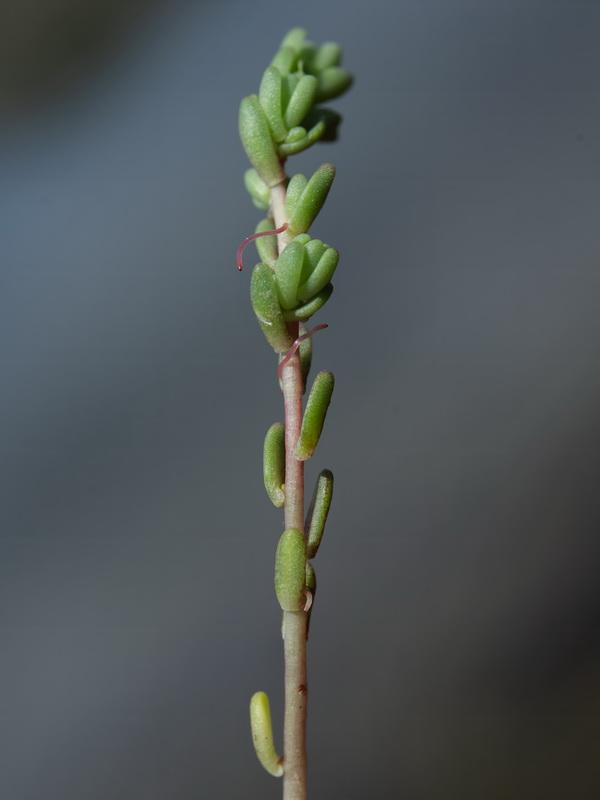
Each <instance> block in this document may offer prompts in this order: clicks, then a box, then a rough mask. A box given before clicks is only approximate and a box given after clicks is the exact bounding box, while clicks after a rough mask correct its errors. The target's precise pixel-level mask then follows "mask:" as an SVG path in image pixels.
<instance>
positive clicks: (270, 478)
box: [263, 422, 285, 508]
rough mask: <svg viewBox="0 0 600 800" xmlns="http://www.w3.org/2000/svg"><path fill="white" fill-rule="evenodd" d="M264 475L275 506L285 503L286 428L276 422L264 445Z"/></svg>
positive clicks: (270, 429) (268, 432)
mask: <svg viewBox="0 0 600 800" xmlns="http://www.w3.org/2000/svg"><path fill="white" fill-rule="evenodd" d="M263 476H264V481H265V489H266V490H267V494H268V495H269V499H270V500H271V502H272V503H273V505H274V506H275V508H283V504H284V503H285V494H284V484H285V428H284V427H283V425H282V424H281V422H275V423H274V424H273V425H271V427H270V428H269V430H268V431H267V435H266V436H265V443H264V446H263Z"/></svg>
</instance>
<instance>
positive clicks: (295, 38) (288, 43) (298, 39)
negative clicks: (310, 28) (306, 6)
mask: <svg viewBox="0 0 600 800" xmlns="http://www.w3.org/2000/svg"><path fill="white" fill-rule="evenodd" d="M306 33H307V32H306V29H305V28H292V29H291V31H288V32H287V33H286V35H285V36H284V37H283V40H282V42H281V47H291V48H292V50H294V52H296V53H299V52H300V51H301V50H302V48H303V47H304V43H305V40H306Z"/></svg>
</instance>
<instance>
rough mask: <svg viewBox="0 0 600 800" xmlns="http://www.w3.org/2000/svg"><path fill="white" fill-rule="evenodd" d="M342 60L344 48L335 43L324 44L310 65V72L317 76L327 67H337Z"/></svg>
mask: <svg viewBox="0 0 600 800" xmlns="http://www.w3.org/2000/svg"><path fill="white" fill-rule="evenodd" d="M341 60H342V48H341V47H340V46H339V44H336V43H335V42H323V44H322V45H321V46H320V47H319V49H318V50H317V52H316V53H315V55H314V56H313V59H312V61H311V65H310V71H311V72H312V74H313V75H317V74H318V73H319V72H322V71H323V70H324V69H327V67H337V66H338V65H339V64H340V62H341Z"/></svg>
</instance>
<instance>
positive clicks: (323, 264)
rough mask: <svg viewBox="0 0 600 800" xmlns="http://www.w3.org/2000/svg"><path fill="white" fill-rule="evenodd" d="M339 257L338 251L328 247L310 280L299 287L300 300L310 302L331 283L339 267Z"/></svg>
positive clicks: (298, 295)
mask: <svg viewBox="0 0 600 800" xmlns="http://www.w3.org/2000/svg"><path fill="white" fill-rule="evenodd" d="M339 257H340V255H339V253H338V251H337V250H334V249H333V247H328V248H327V249H326V250H325V252H324V253H323V255H322V256H321V258H320V259H319V262H318V263H317V266H316V267H315V268H314V269H313V271H312V272H311V274H310V276H309V278H308V279H307V280H306V282H305V283H301V284H300V286H299V287H298V290H297V292H296V296H297V297H298V300H310V298H311V297H314V296H315V295H316V294H318V293H319V292H320V291H321V289H322V288H323V287H324V286H326V285H327V284H328V283H329V281H330V280H331V278H332V276H333V273H334V272H335V268H336V267H337V265H338V260H339ZM305 260H306V256H305Z"/></svg>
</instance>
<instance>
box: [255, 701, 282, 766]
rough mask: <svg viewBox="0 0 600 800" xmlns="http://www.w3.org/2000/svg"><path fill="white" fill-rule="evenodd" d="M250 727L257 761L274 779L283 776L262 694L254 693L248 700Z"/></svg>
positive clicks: (266, 703) (269, 711)
mask: <svg viewBox="0 0 600 800" xmlns="http://www.w3.org/2000/svg"><path fill="white" fill-rule="evenodd" d="M250 727H251V729H252V740H253V742H254V749H255V750H256V755H257V757H258V760H259V761H260V763H261V764H262V765H263V767H264V768H265V769H266V770H267V772H268V773H270V774H271V775H274V776H275V777H276V778H279V777H281V775H283V759H282V758H280V757H279V756H278V755H277V752H276V750H275V745H274V743H273V727H272V725H271V707H270V705H269V698H268V697H267V695H266V694H265V693H264V692H256V694H253V695H252V699H251V700H250Z"/></svg>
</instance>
